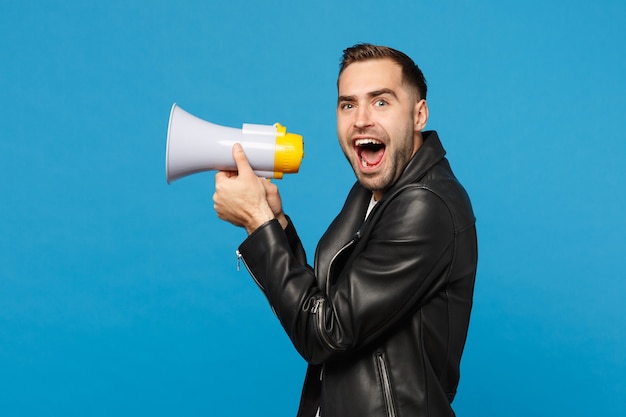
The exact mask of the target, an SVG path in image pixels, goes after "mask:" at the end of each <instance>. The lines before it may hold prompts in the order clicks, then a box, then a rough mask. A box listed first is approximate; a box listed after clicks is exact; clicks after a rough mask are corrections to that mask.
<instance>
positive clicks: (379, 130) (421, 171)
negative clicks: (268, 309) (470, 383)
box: [214, 44, 477, 417]
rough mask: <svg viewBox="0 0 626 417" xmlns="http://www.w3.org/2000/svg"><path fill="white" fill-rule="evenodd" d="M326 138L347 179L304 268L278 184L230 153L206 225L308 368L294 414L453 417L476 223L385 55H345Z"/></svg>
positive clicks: (411, 75)
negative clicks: (230, 165) (225, 234)
mask: <svg viewBox="0 0 626 417" xmlns="http://www.w3.org/2000/svg"><path fill="white" fill-rule="evenodd" d="M337 87H338V100H337V134H338V137H339V141H340V144H341V147H342V149H343V152H344V153H345V155H346V157H347V159H348V160H349V161H350V164H351V165H352V169H353V170H354V173H355V175H356V177H357V180H358V181H357V182H356V183H355V185H354V186H353V188H352V190H351V191H350V193H349V194H348V197H347V199H346V202H345V205H344V207H343V209H342V210H341V212H340V213H339V214H338V216H337V217H336V218H335V220H334V221H333V222H332V223H331V225H330V226H329V228H328V230H327V231H326V233H325V234H324V235H323V237H322V238H321V240H320V242H319V244H318V247H317V251H316V255H315V262H314V266H313V267H309V266H308V265H307V262H306V258H305V254H304V251H303V248H302V245H301V243H300V241H299V238H298V236H297V234H296V230H295V228H294V226H293V224H292V223H291V221H290V219H289V218H288V217H287V216H286V215H285V214H284V213H283V210H282V204H281V199H280V196H279V193H278V190H277V188H276V186H275V185H274V184H272V183H269V182H267V181H265V180H262V179H259V178H257V177H256V176H255V175H254V173H253V172H252V169H251V168H250V166H249V164H248V162H247V160H246V157H245V154H244V152H243V150H242V148H241V147H240V146H238V145H235V147H234V148H233V156H234V158H235V160H236V162H237V168H238V172H237V173H233V172H219V173H217V174H216V177H215V190H216V191H215V195H214V203H215V210H216V212H217V214H218V216H219V217H220V218H221V219H223V220H226V221H228V222H231V223H232V224H234V225H237V226H242V227H245V228H246V230H247V232H248V234H249V236H248V237H247V239H246V240H245V241H244V242H243V243H242V244H241V246H240V248H239V254H240V256H241V257H242V259H243V260H244V262H245V264H246V266H247V268H248V270H249V271H250V274H251V275H252V277H253V278H254V279H255V281H256V282H257V284H258V285H259V287H260V288H261V290H262V291H263V292H264V293H265V295H266V296H267V299H268V301H269V303H270V304H271V306H272V308H273V310H274V312H275V313H276V315H277V317H278V319H279V320H280V322H281V324H282V325H283V327H284V329H285V331H286V332H287V334H288V335H289V337H290V339H291V340H292V342H293V344H294V346H295V348H296V349H297V350H298V352H299V353H300V354H301V355H302V357H303V358H304V359H305V360H307V362H308V363H309V367H308V371H307V375H306V380H305V383H304V388H303V392H302V399H301V402H300V409H299V411H298V416H302V417H313V416H315V415H316V414H320V415H321V416H323V417H351V416H354V417H366V416H431V417H434V416H436V417H439V416H453V415H454V412H453V410H452V408H451V406H450V404H451V402H452V400H453V398H454V395H455V393H456V387H457V384H458V380H459V363H460V360H461V354H462V351H463V347H464V344H465V339H466V336H467V329H468V325H469V317H470V310H471V306H472V294H473V288H474V279H475V274H476V263H477V242H476V229H475V225H474V223H475V221H474V215H473V212H472V208H471V204H470V201H469V198H468V197H467V194H466V193H465V190H464V189H463V187H462V186H461V185H460V184H459V182H458V181H457V179H456V178H455V177H454V175H453V173H452V171H451V169H450V166H449V164H448V161H447V159H446V158H445V157H444V155H445V151H444V149H443V147H442V145H441V142H440V141H439V138H438V136H437V133H436V132H434V131H423V129H424V127H425V126H426V122H427V121H428V106H427V104H426V83H425V81H424V77H423V75H422V72H421V71H420V70H419V68H418V67H417V66H416V65H415V64H414V63H413V61H412V60H411V59H410V58H409V57H408V56H406V55H405V54H404V53H402V52H399V51H397V50H394V49H391V48H387V47H381V46H375V45H370V44H359V45H355V46H353V47H351V48H348V49H346V50H345V51H344V55H343V60H342V63H341V69H340V72H339V79H338V82H337Z"/></svg>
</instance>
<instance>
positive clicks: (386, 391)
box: [376, 352, 396, 417]
mask: <svg viewBox="0 0 626 417" xmlns="http://www.w3.org/2000/svg"><path fill="white" fill-rule="evenodd" d="M376 361H377V363H378V371H379V373H380V382H381V384H382V389H383V401H384V402H385V409H386V410H387V417H396V409H395V407H394V405H393V396H392V393H391V380H390V379H389V370H388V369H387V362H386V361H385V355H384V354H383V353H382V352H378V353H376Z"/></svg>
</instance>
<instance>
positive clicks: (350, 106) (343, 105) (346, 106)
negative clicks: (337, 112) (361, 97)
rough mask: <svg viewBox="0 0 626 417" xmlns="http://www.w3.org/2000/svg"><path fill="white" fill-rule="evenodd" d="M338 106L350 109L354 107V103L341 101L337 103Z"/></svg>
mask: <svg viewBox="0 0 626 417" xmlns="http://www.w3.org/2000/svg"><path fill="white" fill-rule="evenodd" d="M339 108H340V109H342V110H350V109H352V108H354V105H353V104H352V103H343V104H340V105H339Z"/></svg>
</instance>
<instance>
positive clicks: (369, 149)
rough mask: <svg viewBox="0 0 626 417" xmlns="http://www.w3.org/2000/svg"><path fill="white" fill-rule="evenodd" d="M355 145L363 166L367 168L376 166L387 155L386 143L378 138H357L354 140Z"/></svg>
mask: <svg viewBox="0 0 626 417" xmlns="http://www.w3.org/2000/svg"><path fill="white" fill-rule="evenodd" d="M354 147H355V149H356V153H357V155H358V157H359V161H361V166H363V167H365V168H371V167H375V166H376V165H378V164H379V163H380V161H381V160H382V159H383V156H384V155H385V144H383V143H382V142H380V141H378V140H376V139H372V138H367V139H357V140H355V141H354Z"/></svg>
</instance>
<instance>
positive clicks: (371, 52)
mask: <svg viewBox="0 0 626 417" xmlns="http://www.w3.org/2000/svg"><path fill="white" fill-rule="evenodd" d="M383 58H389V59H391V60H392V61H394V62H395V63H397V64H398V65H400V68H402V77H403V80H404V82H406V83H408V84H409V85H410V86H412V87H414V88H415V89H416V90H417V93H418V95H419V98H420V99H426V92H427V91H428V87H427V86H426V79H425V78H424V74H423V73H422V70H421V69H419V67H418V66H417V65H416V64H415V62H413V60H412V59H411V57H409V56H408V55H407V54H405V53H404V52H400V51H398V50H396V49H393V48H390V47H388V46H380V45H372V44H370V43H359V44H356V45H354V46H351V47H349V48H346V49H344V51H343V56H342V57H341V64H340V66H339V76H341V73H342V72H343V70H345V69H346V68H347V67H348V65H350V64H353V63H355V62H360V61H367V60H370V59H383Z"/></svg>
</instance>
